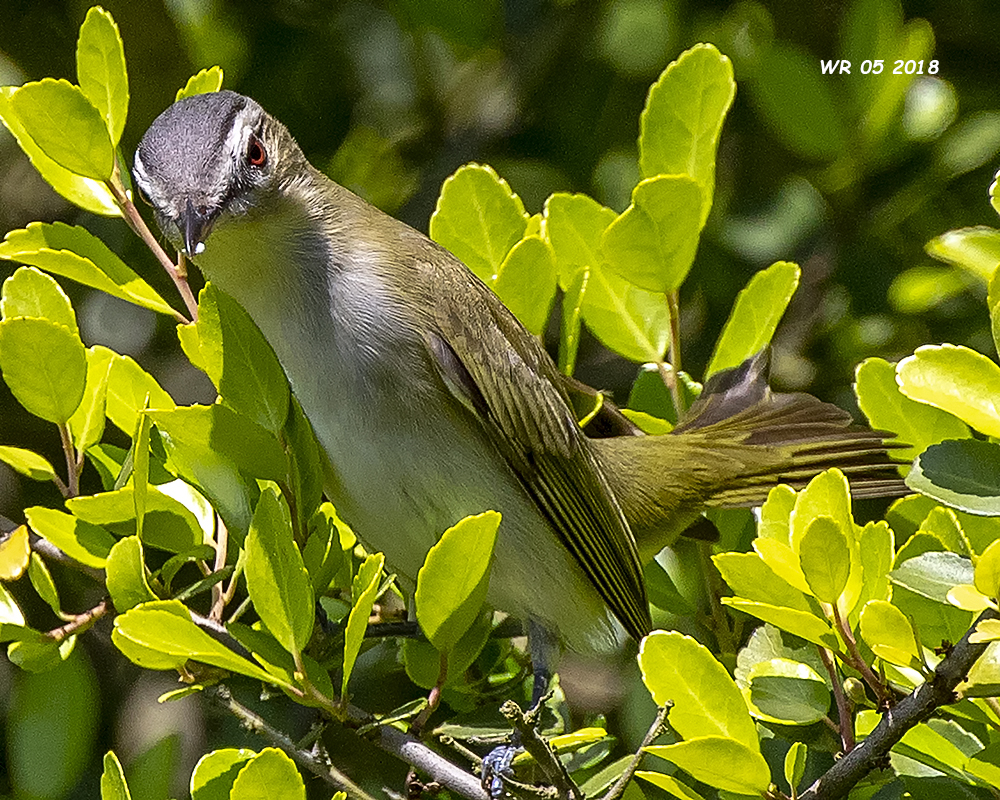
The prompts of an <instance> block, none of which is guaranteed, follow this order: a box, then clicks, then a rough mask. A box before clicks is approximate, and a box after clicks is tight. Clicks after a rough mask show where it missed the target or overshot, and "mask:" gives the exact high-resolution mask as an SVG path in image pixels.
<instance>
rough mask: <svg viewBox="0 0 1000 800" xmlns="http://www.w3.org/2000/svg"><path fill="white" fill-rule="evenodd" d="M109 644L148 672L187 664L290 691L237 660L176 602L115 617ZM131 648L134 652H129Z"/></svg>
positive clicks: (258, 669) (157, 604)
mask: <svg viewBox="0 0 1000 800" xmlns="http://www.w3.org/2000/svg"><path fill="white" fill-rule="evenodd" d="M114 624H115V627H114V631H113V633H112V641H114V643H115V646H116V647H118V649H119V650H122V652H123V653H125V655H126V656H128V658H129V659H130V660H131V661H133V662H135V663H137V664H139V666H145V667H147V668H149V669H173V668H174V667H175V666H178V665H182V664H183V663H184V662H185V661H187V660H189V659H190V660H193V661H201V662H203V663H205V664H211V665H212V666H215V667H219V668H220V669H226V670H229V671H230V672H236V673H239V674H240V675H246V676H248V677H250V678H256V679H257V680H261V681H264V682H265V683H270V684H276V685H279V686H284V687H285V688H291V686H289V685H288V684H285V683H284V682H282V681H280V680H279V679H278V678H276V677H275V676H273V675H270V674H268V673H267V672H265V671H264V670H262V669H261V668H260V667H258V666H257V665H256V664H254V663H252V662H250V661H247V660H246V659H245V658H243V657H242V656H238V655H237V654H236V653H234V652H233V651H232V650H229V649H228V648H227V647H225V646H224V645H222V644H220V643H219V642H217V641H216V640H215V639H213V638H212V637H211V636H209V635H208V634H207V633H205V632H204V631H203V630H201V628H199V627H198V626H197V625H195V624H194V622H192V621H191V616H190V614H189V612H188V611H187V609H186V608H184V605H183V603H180V602H178V601H176V600H168V601H159V602H155V603H144V604H143V605H141V606H136V607H135V608H133V609H130V610H129V611H126V612H125V613H124V614H119V615H118V616H117V617H115V623H114ZM130 646H135V647H137V648H138V649H130ZM140 653H143V654H153V655H159V656H160V660H159V661H151V662H150V661H147V660H143V659H139V660H137V657H136V656H137V655H138V654H140Z"/></svg>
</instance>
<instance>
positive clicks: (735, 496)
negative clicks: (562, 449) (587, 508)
mask: <svg viewBox="0 0 1000 800" xmlns="http://www.w3.org/2000/svg"><path fill="white" fill-rule="evenodd" d="M767 363H768V359H767V353H766V351H764V352H762V353H759V354H757V355H756V356H754V357H753V358H751V359H748V360H747V361H746V362H744V363H743V364H741V365H740V366H738V367H736V368H734V369H731V370H727V371H725V372H722V373H718V374H717V375H715V376H713V377H712V378H711V379H710V380H709V381H708V382H707V383H706V384H705V388H704V391H703V392H702V395H701V397H700V398H699V399H698V400H697V401H696V402H695V403H694V404H693V405H692V406H691V408H690V410H689V411H688V413H687V414H686V415H685V416H684V418H683V419H682V420H681V422H680V423H679V424H678V425H677V427H676V428H675V429H674V430H673V431H672V432H671V433H669V434H665V435H663V436H610V437H606V438H600V439H595V440H594V441H593V444H594V446H595V449H596V450H597V453H598V457H599V459H600V460H601V462H602V464H603V466H604V468H605V474H606V475H607V478H608V481H609V482H610V484H611V487H612V490H613V491H614V492H615V495H616V496H617V498H618V501H619V503H620V504H621V506H622V510H623V511H624V513H625V516H626V518H627V519H628V521H629V524H630V525H631V527H632V531H633V533H634V534H635V537H636V541H637V543H638V544H639V548H640V552H641V553H642V554H643V555H651V554H655V553H656V552H658V551H659V550H660V549H661V548H662V547H663V546H665V545H668V544H671V543H672V542H673V541H674V540H675V539H676V538H677V536H678V535H680V534H681V533H682V532H683V531H684V529H685V528H687V526H688V525H690V524H691V523H692V522H693V521H694V520H695V519H696V518H697V515H698V514H699V513H700V512H701V511H703V510H704V509H705V508H712V507H715V508H731V507H740V506H754V505H759V504H760V503H762V502H763V501H764V500H765V499H766V497H767V494H768V492H769V491H770V490H771V489H772V488H773V487H774V486H775V485H776V484H778V483H787V484H789V485H791V486H792V487H793V488H801V487H802V486H804V485H805V484H806V483H808V481H809V480H810V479H811V478H813V477H814V476H815V475H817V474H818V473H820V472H822V471H823V470H826V469H829V468H831V467H837V468H839V469H840V470H841V471H842V472H843V473H844V474H845V475H846V476H847V478H848V480H849V482H850V485H851V493H852V494H853V495H854V496H855V497H892V496H900V495H903V494H906V493H907V491H908V490H907V489H906V485H905V484H904V483H903V480H902V478H901V477H900V475H899V471H898V467H899V465H900V462H899V461H894V460H893V459H892V457H891V452H892V450H894V449H896V448H898V447H901V446H903V445H900V444H897V443H894V442H893V441H892V439H893V436H894V435H893V434H892V433H889V432H887V431H878V430H871V429H869V428H865V427H863V426H860V425H857V424H855V423H854V421H853V420H852V419H851V416H850V414H848V413H847V412H846V411H844V410H842V409H840V408H838V407H837V406H835V405H832V404H830V403H824V402H822V401H821V400H819V399H817V398H815V397H813V396H812V395H809V394H804V393H796V394H780V393H775V392H772V391H771V390H770V388H769V387H768V385H767Z"/></svg>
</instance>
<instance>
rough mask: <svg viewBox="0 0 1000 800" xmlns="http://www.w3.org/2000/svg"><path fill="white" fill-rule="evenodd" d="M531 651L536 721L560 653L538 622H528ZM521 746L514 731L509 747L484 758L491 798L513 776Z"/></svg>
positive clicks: (484, 776)
mask: <svg viewBox="0 0 1000 800" xmlns="http://www.w3.org/2000/svg"><path fill="white" fill-rule="evenodd" d="M528 652H529V653H530V654H531V673H532V676H533V677H532V686H531V711H529V712H528V713H529V714H531V715H534V716H535V718H536V719H537V718H538V717H539V716H540V714H541V709H540V708H539V706H540V705H541V704H542V703H544V702H545V695H546V693H547V692H548V689H549V682H550V681H551V680H552V665H553V664H554V663H555V661H556V657H557V655H558V653H559V643H558V642H557V641H556V638H555V637H554V636H553V635H552V633H551V632H550V631H548V630H546V629H545V628H543V627H542V626H541V625H539V624H538V623H537V622H534V621H529V622H528ZM521 749H523V748H522V746H521V733H520V731H518V730H516V729H515V730H514V732H513V733H512V734H511V737H510V744H504V745H500V746H499V747H494V748H493V749H492V750H491V751H490V752H489V753H487V754H486V756H485V757H484V758H483V769H482V785H483V789H485V790H486V792H487V793H488V794H489V796H490V797H493V798H497V797H500V796H501V795H502V794H503V779H504V777H510V776H511V774H512V773H511V769H510V763H511V761H513V759H514V756H515V755H517V753H518V751H519V750H521Z"/></svg>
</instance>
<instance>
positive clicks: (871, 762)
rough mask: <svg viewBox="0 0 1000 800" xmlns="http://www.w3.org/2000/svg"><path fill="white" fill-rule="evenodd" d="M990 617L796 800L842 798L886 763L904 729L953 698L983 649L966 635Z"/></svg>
mask: <svg viewBox="0 0 1000 800" xmlns="http://www.w3.org/2000/svg"><path fill="white" fill-rule="evenodd" d="M991 619H1000V614H998V613H997V612H996V611H994V610H993V609H992V608H988V609H986V611H984V612H983V613H982V614H980V615H979V618H978V619H977V620H976V621H975V622H974V623H973V625H972V627H971V628H969V630H967V631H966V632H965V635H964V636H963V637H962V638H961V640H959V642H958V644H956V645H955V647H954V648H952V651H951V652H950V653H949V654H948V656H947V657H946V658H945V659H944V660H943V661H942V662H941V663H940V664H938V665H937V669H935V670H934V675H933V676H932V677H931V678H930V680H928V681H925V682H924V683H922V684H921V685H920V686H918V687H917V688H916V689H914V690H913V692H912V693H911V694H908V695H907V696H906V697H904V698H903V699H902V700H900V701H899V702H898V703H896V704H895V705H894V706H892V707H891V708H889V709H888V710H887V711H886V712H885V714H884V716H883V717H882V721H881V722H880V723H879V724H878V725H877V726H876V728H875V730H873V731H872V732H871V733H870V734H868V737H867V738H866V739H865V740H864V741H863V742H861V743H860V744H859V745H858V746H857V747H855V748H854V749H853V750H852V751H851V752H850V753H848V754H846V755H845V756H844V757H843V758H842V759H840V760H839V761H838V762H836V763H835V764H834V765H833V766H832V767H830V769H829V770H827V771H826V773H824V774H823V775H822V776H821V777H820V779H819V780H817V781H816V782H815V783H814V784H813V785H812V786H810V787H809V788H808V789H807V790H806V791H804V792H803V793H802V794H800V795H799V800H836V798H840V797H846V796H847V794H848V793H849V792H850V791H851V789H852V788H853V787H854V786H855V785H856V784H857V783H858V782H859V781H860V780H861V779H862V778H864V777H865V775H867V774H868V773H869V772H871V771H872V770H873V769H878V768H880V767H882V766H883V765H884V764H885V763H886V759H887V758H888V756H889V751H890V750H891V749H892V748H893V747H894V746H895V745H896V743H897V742H898V741H899V740H900V739H902V738H903V736H904V735H905V734H906V732H907V731H908V730H910V729H911V728H913V727H914V726H916V725H917V724H918V723H920V722H923V721H924V720H926V719H928V718H929V717H930V716H931V715H932V714H933V713H934V712H935V711H936V710H937V709H938V708H940V707H941V706H944V705H948V704H950V703H954V702H955V701H956V699H957V698H956V696H955V687H957V686H958V684H960V683H961V682H962V681H963V680H965V679H966V677H967V676H968V674H969V670H970V669H972V665H973V664H975V663H976V660H977V659H978V658H979V657H980V656H981V655H982V654H983V652H984V651H985V650H986V643H985V642H983V643H980V644H972V643H971V642H970V641H969V637H970V636H971V635H972V632H973V631H975V629H976V626H977V625H978V624H979V623H980V622H983V621H985V620H991Z"/></svg>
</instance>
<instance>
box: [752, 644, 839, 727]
mask: <svg viewBox="0 0 1000 800" xmlns="http://www.w3.org/2000/svg"><path fill="white" fill-rule="evenodd" d="M747 677H748V682H749V686H750V696H749V706H750V713H751V714H753V715H754V716H756V717H759V718H760V719H762V720H764V721H765V722H776V723H778V724H781V725H812V724H813V723H814V722H819V721H820V720H822V719H823V718H824V717H825V716H826V715H827V712H828V711H829V710H830V687H829V686H827V685H826V682H825V681H824V680H823V679H822V678H821V677H820V676H819V674H818V673H817V672H816V671H815V670H814V669H813V668H812V667H810V666H809V665H808V664H803V663H801V662H799V661H792V660H790V659H787V658H772V659H770V660H769V661H761V662H759V663H757V664H754V666H753V667H752V668H751V670H750V673H749V675H748V676H747Z"/></svg>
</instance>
